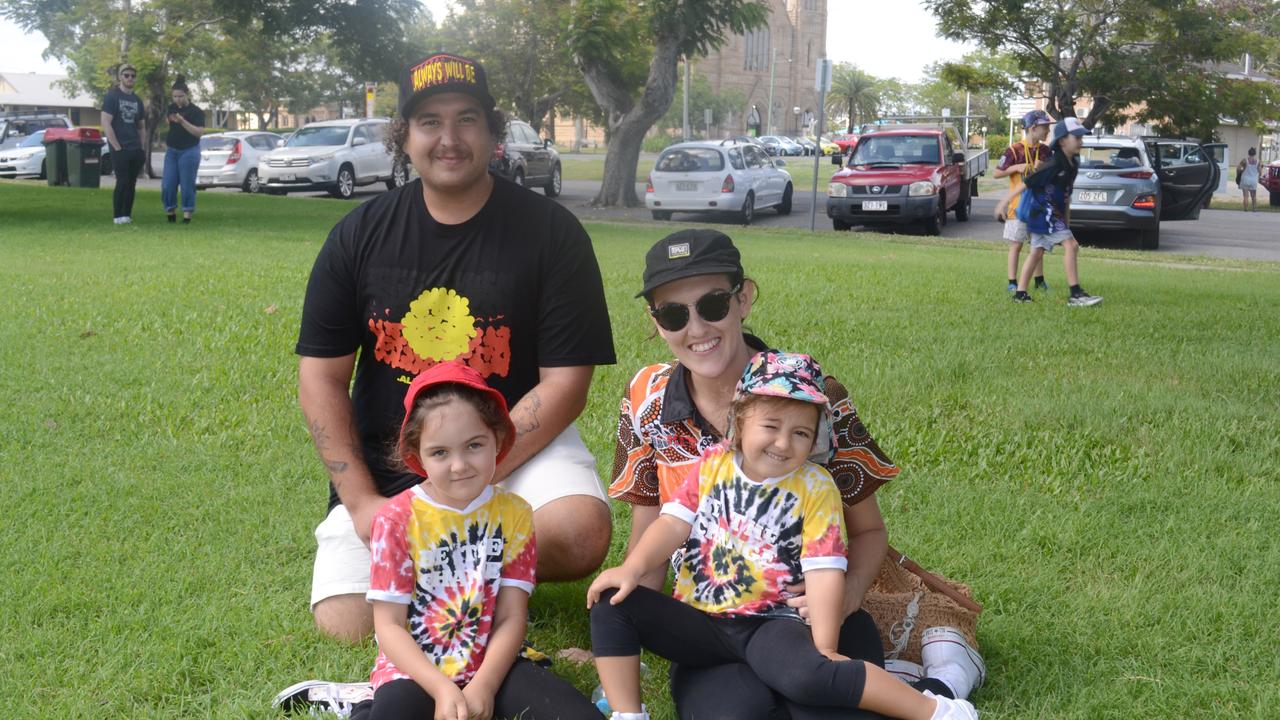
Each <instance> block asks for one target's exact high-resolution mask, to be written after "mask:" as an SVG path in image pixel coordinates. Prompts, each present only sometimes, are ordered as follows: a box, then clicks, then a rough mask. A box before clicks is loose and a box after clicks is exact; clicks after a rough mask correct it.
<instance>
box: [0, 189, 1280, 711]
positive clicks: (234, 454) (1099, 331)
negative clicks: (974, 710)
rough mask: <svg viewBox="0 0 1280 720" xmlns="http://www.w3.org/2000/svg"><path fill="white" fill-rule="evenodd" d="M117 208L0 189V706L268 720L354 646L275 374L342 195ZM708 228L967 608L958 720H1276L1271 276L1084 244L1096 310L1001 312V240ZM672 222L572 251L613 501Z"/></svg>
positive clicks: (552, 628)
mask: <svg viewBox="0 0 1280 720" xmlns="http://www.w3.org/2000/svg"><path fill="white" fill-rule="evenodd" d="M109 196H110V192H109V191H106V190H102V191H91V190H71V189H58V188H48V187H43V186H38V185H35V184H34V183H9V182H0V306H3V308H4V318H5V319H4V321H3V322H0V390H2V391H3V392H4V397H5V400H6V401H5V402H4V403H2V404H0V458H2V459H3V461H0V500H2V502H0V519H2V520H3V521H4V524H5V527H6V532H5V533H3V534H0V549H2V550H3V553H2V555H0V557H3V559H4V560H3V561H4V568H3V573H4V577H5V581H4V583H5V585H4V587H5V592H4V593H3V596H2V599H0V667H2V668H4V672H0V697H4V698H6V699H7V700H8V703H7V707H8V708H10V713H11V715H13V716H14V717H33V718H34V717H90V716H93V717H118V716H124V717H131V718H152V717H154V718H172V717H227V718H231V717H236V718H239V717H274V714H273V713H272V712H271V710H270V708H269V707H268V706H267V705H268V702H269V700H270V697H271V695H272V694H274V692H275V691H276V690H278V689H280V688H282V687H284V686H285V685H287V684H289V683H291V682H294V681H296V680H300V679H306V678H311V677H323V678H329V679H337V680H356V679H360V678H362V677H366V676H367V673H368V670H369V666H370V665H371V663H372V660H373V657H374V649H373V647H372V645H371V644H367V645H365V646H363V647H357V648H350V647H345V646H342V645H339V644H336V643H332V642H328V641H326V640H323V639H321V638H319V637H318V636H317V634H316V633H315V631H314V630H313V628H312V624H311V621H310V615H309V613H308V612H307V608H306V602H307V595H308V592H309V587H310V573H311V559H312V552H313V543H314V540H313V538H312V535H311V532H312V530H313V528H314V525H315V523H316V522H317V521H318V520H319V519H320V517H321V515H322V513H323V510H324V495H325V489H324V479H323V474H322V470H321V467H320V464H319V463H318V462H317V461H316V459H315V455H314V451H313V450H312V448H311V445H310V439H309V438H308V436H307V433H306V430H305V427H304V424H303V422H302V419H301V414H300V412H299V411H298V409H297V402H296V358H295V356H294V355H293V343H294V341H295V339H296V333H297V325H298V317H299V313H300V311H301V305H302V296H303V291H304V288H305V283H306V279H307V275H308V273H309V271H310V266H311V262H312V260H313V259H314V257H315V254H316V252H317V251H318V250H319V248H320V244H321V243H322V242H323V240H324V238H325V236H326V234H327V233H328V230H329V228H330V227H331V226H332V225H333V223H334V222H336V221H337V220H338V219H339V218H340V217H341V216H342V215H343V214H345V213H346V212H348V211H350V210H351V209H352V208H354V207H355V205H354V204H351V203H344V202H341V201H336V200H325V199H303V198H274V197H256V196H243V195H240V194H231V193H204V194H201V195H200V197H199V203H198V210H197V214H196V220H195V222H194V223H193V224H192V225H190V226H181V225H178V226H173V225H168V224H166V223H165V222H164V220H163V217H162V213H161V210H160V209H159V208H160V203H159V197H158V193H155V192H148V191H142V192H140V193H139V196H138V202H137V205H136V212H135V223H134V225H132V226H128V227H122V228H117V227H115V226H113V225H112V224H111V222H110V218H109V217H108V216H109V215H110V209H109V208H110V197H109ZM718 227H720V228H721V229H723V230H725V231H726V232H728V233H729V234H730V235H731V236H733V237H734V239H735V241H736V242H737V243H738V244H739V246H740V247H741V248H742V251H743V254H744V261H745V264H746V266H747V269H748V271H749V274H750V275H751V276H752V277H754V278H755V279H756V280H757V281H758V282H759V284H760V287H761V297H760V300H759V301H758V303H757V305H756V307H755V309H754V311H753V313H752V316H751V318H750V320H749V324H750V326H751V328H752V329H753V330H754V332H756V333H757V334H758V335H760V336H761V337H763V338H765V339H766V340H767V341H769V342H770V343H771V344H773V345H775V346H778V347H781V348H784V349H789V350H796V351H803V352H809V353H812V354H813V355H815V356H816V357H817V358H818V359H819V360H820V361H821V362H822V363H823V364H824V366H825V367H827V369H828V370H829V371H830V372H833V373H834V374H836V375H838V376H839V377H840V378H841V380H842V381H843V382H844V383H845V384H846V385H847V386H848V387H849V389H850V392H851V393H852V395H853V397H854V399H855V401H856V402H857V404H858V407H859V410H860V412H861V413H862V415H863V417H864V419H865V420H866V422H867V424H868V426H869V428H870V430H871V432H872V433H873V435H874V436H875V437H876V438H877V439H878V440H879V441H880V443H881V445H882V446H883V447H884V448H885V450H886V451H887V452H888V453H889V455H890V456H891V457H893V458H894V459H895V460H896V461H897V462H898V463H899V464H900V465H901V466H902V467H903V468H904V470H903V473H902V475H901V476H900V477H899V479H897V480H895V481H894V482H892V483H890V484H889V485H887V486H886V487H885V488H884V489H883V490H881V491H880V493H879V494H878V498H879V501H880V504H881V507H882V509H883V511H884V514H885V516H886V519H887V522H888V524H889V528H890V538H891V541H892V542H893V543H894V544H895V545H896V546H897V547H899V548H901V549H903V550H905V551H907V552H909V553H911V554H912V555H913V556H914V557H915V558H916V559H917V560H919V561H920V562H921V563H922V564H923V565H925V566H926V567H929V568H931V569H934V570H936V571H939V572H943V573H945V574H948V575H950V576H952V577H954V578H956V579H959V580H962V581H964V582H967V583H968V584H970V585H971V586H972V587H973V588H974V591H975V594H976V595H977V597H978V599H979V600H980V601H981V602H983V603H984V604H985V605H986V607H987V612H986V613H985V614H984V616H983V619H982V621H981V623H980V625H979V637H980V640H981V642H982V644H983V653H984V656H985V657H986V660H987V665H988V669H989V672H990V677H989V679H988V682H987V685H986V686H985V687H984V688H983V689H982V690H980V691H979V693H978V694H977V695H976V697H975V700H976V701H977V704H978V707H979V709H980V710H981V711H982V712H983V715H984V717H990V718H1024V717H1046V718H1049V717H1052V718H1060V717H1066V718H1098V717H1104V718H1105V717H1114V718H1129V717H1139V716H1148V717H1177V716H1187V717H1219V716H1229V717H1266V716H1267V714H1268V712H1270V708H1273V707H1276V706H1277V703H1278V702H1280V690H1278V689H1277V688H1280V666H1278V665H1277V663H1276V660H1275V637H1276V630H1275V625H1274V623H1275V618H1277V617H1280V602H1278V601H1277V600H1276V592H1275V589H1276V588H1277V587H1280V541H1277V539H1276V535H1277V533H1276V532H1275V521H1274V514H1275V508H1276V507H1280V482H1278V481H1280V477H1278V475H1280V472H1278V470H1277V468H1280V373H1278V372H1277V358H1280V319H1278V318H1277V314H1276V312H1275V308H1276V307H1280V282H1278V281H1280V273H1278V272H1277V267H1276V266H1275V265H1268V264H1262V263H1243V262H1234V261H1233V262H1218V261H1202V260H1189V261H1187V265H1188V266H1187V267H1179V266H1171V265H1170V264H1169V263H1168V262H1167V261H1168V259H1169V258H1168V257H1167V256H1161V257H1160V258H1159V260H1160V261H1161V262H1153V258H1150V257H1148V256H1144V255H1141V254H1138V253H1123V252H1108V251H1097V250H1092V249H1086V250H1085V251H1084V252H1083V254H1082V262H1081V275H1082V278H1083V283H1084V285H1085V287H1086V288H1087V289H1089V290H1090V292H1093V293H1095V294H1098V295H1103V296H1105V297H1106V301H1105V302H1104V303H1103V304H1102V305H1100V306H1098V307H1094V308H1068V307H1066V305H1065V298H1066V292H1065V291H1066V284H1065V280H1064V279H1063V277H1062V270H1061V260H1060V258H1059V256H1058V255H1057V254H1055V255H1053V256H1050V257H1049V258H1048V259H1047V260H1046V267H1047V270H1048V277H1049V282H1050V283H1051V284H1052V285H1053V288H1054V289H1053V292H1052V293H1050V294H1048V295H1037V296H1036V298H1037V301H1036V302H1035V303H1034V304H1032V305H1029V306H1017V305H1014V304H1013V303H1010V302H1009V301H1008V299H1007V297H1006V295H1005V293H1004V291H1003V288H1002V285H1003V279H1002V277H1001V276H1002V274H1003V267H1004V260H1003V252H1004V251H1003V248H1000V247H998V246H994V245H982V244H977V243H963V242H962V243H948V242H938V241H929V240H925V239H919V238H908V239H904V238H886V237H882V236H876V235H869V234H839V235H821V236H809V235H808V234H807V233H803V232H791V231H765V230H758V229H743V228H740V227H736V226H727V225H722V226H718ZM668 229H669V228H668V227H667V226H663V225H634V226H629V225H608V224H593V225H589V226H588V230H589V232H590V233H591V235H592V238H593V240H594V242H595V244H596V251H597V254H598V256H599V259H600V264H601V268H602V272H603V274H604V279H605V285H606V291H607V293H608V300H609V303H610V312H611V315H612V317H613V321H614V332H615V342H616V345H617V350H618V357H619V364H618V365H617V366H614V367H609V368H601V369H600V370H599V371H598V372H597V373H596V381H595V384H594V385H593V387H592V392H591V397H590V400H589V404H588V407H587V410H586V411H585V412H584V414H583V417H582V418H581V419H580V420H579V426H580V427H581V429H582V430H583V434H584V436H585V437H586V439H587V442H588V445H589V446H590V447H591V449H592V451H593V452H594V454H595V456H596V457H597V459H598V460H599V467H600V470H601V473H602V475H605V476H607V475H608V473H609V471H610V465H611V461H612V450H613V448H612V444H611V443H612V437H613V431H614V425H615V423H616V419H617V401H618V398H619V396H620V393H621V392H622V389H623V387H624V386H625V384H626V382H627V380H628V379H629V377H630V375H631V373H633V372H634V371H635V370H636V369H638V368H639V367H640V366H642V365H643V364H647V363H650V362H655V361H658V360H661V359H664V358H666V357H667V354H668V353H667V349H666V346H665V344H664V343H663V342H662V341H661V340H660V339H658V338H654V337H651V336H652V325H651V323H650V322H649V320H648V318H647V316H646V315H645V313H644V310H643V305H642V303H641V301H639V300H635V299H633V298H632V295H633V294H634V292H635V289H636V288H637V287H638V285H639V275H640V269H641V266H642V258H643V254H644V251H645V249H647V247H648V246H649V245H650V244H651V243H652V242H653V241H654V240H656V239H658V238H659V237H661V236H662V235H663V234H665V233H666V232H667V231H668ZM1179 262H1181V261H1179ZM626 517H627V511H626V510H625V509H624V508H621V507H616V508H615V518H616V519H617V521H618V529H617V531H616V532H615V542H614V552H613V557H612V560H616V559H618V558H620V556H621V550H622V548H623V545H624V543H625V533H624V532H623V528H624V527H625V523H626ZM584 589H585V583H572V584H561V585H545V586H542V587H539V589H538V591H537V592H536V593H535V596H534V599H533V603H532V631H531V636H532V640H533V642H534V644H535V645H536V646H537V647H539V648H541V649H543V650H546V651H548V652H553V651H555V650H558V649H561V648H567V647H589V643H590V639H589V637H588V632H587V625H586V616H585V610H584V599H583V591H584ZM647 664H648V665H650V667H651V669H650V671H649V673H648V676H647V681H646V693H647V697H648V699H649V700H650V701H651V703H652V706H653V708H654V710H655V711H656V717H664V718H666V717H672V709H671V705H670V702H669V701H668V700H667V699H666V697H665V685H666V683H665V677H666V676H665V665H663V664H662V663H660V662H657V661H656V660H653V659H650V661H647ZM556 669H557V670H558V671H560V672H562V673H564V674H565V675H566V676H567V677H570V678H571V679H573V680H574V681H575V682H576V683H577V684H578V685H579V686H580V687H581V688H582V689H583V690H584V691H586V692H589V691H590V689H591V688H592V687H593V686H594V685H595V682H596V681H595V675H594V671H593V670H592V669H591V668H590V667H589V666H584V667H575V666H573V665H572V664H571V663H569V662H568V661H565V660H560V661H558V662H557V664H556Z"/></svg>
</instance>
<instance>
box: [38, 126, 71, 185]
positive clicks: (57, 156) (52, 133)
mask: <svg viewBox="0 0 1280 720" xmlns="http://www.w3.org/2000/svg"><path fill="white" fill-rule="evenodd" d="M70 132H71V131H70V130H69V129H67V128H49V129H47V130H45V131H44V140H43V142H44V169H45V177H47V178H48V179H49V184H50V185H66V184H67V135H68V134H69V133H70Z"/></svg>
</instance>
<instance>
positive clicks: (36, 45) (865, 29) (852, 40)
mask: <svg viewBox="0 0 1280 720" xmlns="http://www.w3.org/2000/svg"><path fill="white" fill-rule="evenodd" d="M423 4H424V5H426V6H427V7H428V8H429V9H430V10H431V11H432V14H434V15H435V16H436V18H437V19H439V18H441V17H443V16H444V15H445V13H446V12H447V8H448V6H449V5H450V2H449V0H423ZM934 33H935V27H934V20H933V16H932V15H931V14H929V12H928V11H927V10H925V9H924V7H923V6H922V5H919V4H913V3H910V2H907V3H892V2H889V3H886V2H884V1H883V0H829V2H828V13H827V53H828V55H830V56H831V57H832V58H833V59H835V60H836V61H838V62H851V63H853V64H855V65H857V66H859V67H861V68H862V69H864V70H866V71H867V72H869V73H871V74H872V75H875V76H877V77H898V78H901V79H903V80H907V81H915V80H919V79H920V73H921V71H922V70H923V68H924V66H925V65H928V64H929V63H932V62H936V61H938V60H951V59H955V58H958V57H959V56H960V55H962V54H964V52H965V51H966V49H967V48H966V47H965V46H963V45H960V44H957V43H953V42H950V41H948V40H942V39H940V38H938V37H936V36H935V34H934ZM46 46H47V45H46V42H45V39H44V36H42V35H40V34H39V33H35V34H27V33H24V32H23V31H22V30H21V29H19V28H18V27H17V26H15V25H14V24H12V23H10V22H7V21H3V20H0V47H3V48H4V49H5V53H4V58H3V59H2V60H0V71H10V72H49V73H56V72H61V71H62V68H61V66H60V65H59V64H58V63H57V62H56V61H46V60H43V59H42V58H41V57H40V54H41V53H42V52H44V50H45V48H46Z"/></svg>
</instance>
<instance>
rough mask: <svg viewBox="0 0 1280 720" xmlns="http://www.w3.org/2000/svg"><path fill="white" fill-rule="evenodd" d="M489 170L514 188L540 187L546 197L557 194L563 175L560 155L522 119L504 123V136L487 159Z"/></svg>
mask: <svg viewBox="0 0 1280 720" xmlns="http://www.w3.org/2000/svg"><path fill="white" fill-rule="evenodd" d="M489 169H490V170H491V171H493V172H495V173H497V174H499V175H501V176H502V177H504V178H506V179H508V180H510V181H511V182H513V183H515V184H517V185H524V186H526V187H540V188H542V190H543V192H545V193H546V194H547V197H555V196H557V195H559V194H560V187H561V184H562V182H563V172H564V171H563V170H562V169H561V167H560V153H559V152H558V151H557V150H556V149H555V147H553V146H552V144H551V141H550V140H543V139H542V138H539V137H538V133H537V131H536V130H534V129H533V126H532V125H530V124H529V123H527V122H524V121H523V120H510V121H508V122H507V132H506V135H505V136H504V137H503V139H502V142H500V143H498V148H497V150H495V151H494V153H493V158H491V159H490V160H489Z"/></svg>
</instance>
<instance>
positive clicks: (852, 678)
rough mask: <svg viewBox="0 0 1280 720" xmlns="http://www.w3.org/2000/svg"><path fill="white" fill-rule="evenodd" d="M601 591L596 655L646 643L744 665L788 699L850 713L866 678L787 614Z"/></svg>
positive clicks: (631, 650)
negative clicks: (739, 613)
mask: <svg viewBox="0 0 1280 720" xmlns="http://www.w3.org/2000/svg"><path fill="white" fill-rule="evenodd" d="M613 595H614V591H612V590H610V591H608V592H605V593H603V594H602V596H601V598H600V602H598V603H596V604H595V605H594V606H593V607H592V608H591V645H592V649H593V651H594V652H595V655H596V657H627V656H631V655H639V654H640V648H641V646H643V647H645V648H647V649H648V650H651V651H652V652H654V653H657V654H658V655H661V656H662V657H665V658H667V659H668V660H671V661H673V662H678V663H681V664H682V665H690V666H715V665H724V664H725V663H745V664H746V665H747V666H748V667H749V668H750V669H751V670H752V671H754V672H755V674H756V675H757V676H758V677H759V678H760V680H761V681H763V682H764V684H765V685H767V686H768V687H770V688H772V689H773V690H774V691H775V692H777V693H778V694H779V695H781V696H782V697H784V698H786V699H787V700H789V701H792V702H797V703H800V702H803V703H804V704H805V705H807V706H820V707H822V708H824V709H827V710H834V709H836V708H842V709H843V710H844V712H843V714H844V715H847V714H848V711H849V710H851V709H856V708H857V707H858V701H859V700H861V698H862V687H863V684H864V683H865V682H866V679H867V675H866V672H867V671H866V667H865V666H864V665H863V663H862V662H861V661H859V660H854V661H846V662H834V661H832V660H830V659H828V658H827V657H826V656H825V655H823V654H822V653H820V652H818V649H817V648H816V647H814V646H813V634H812V632H811V631H810V630H809V626H808V625H805V624H804V623H802V622H799V621H798V620H792V619H787V618H741V619H738V618H734V619H729V618H718V617H712V616H711V615H708V614H706V613H704V612H702V611H701V610H698V609H697V608H694V607H691V606H689V605H686V604H684V603H682V602H680V601H679V600H676V599H675V598H673V597H670V596H668V595H664V594H662V593H660V592H658V591H656V590H651V589H649V588H646V587H638V588H636V589H635V590H633V591H632V592H631V594H630V595H628V596H627V598H626V599H625V600H623V601H622V602H620V603H618V604H617V605H611V604H610V603H609V600H610V599H611V598H612V597H613ZM720 694H722V695H723V688H722V689H721V693H720Z"/></svg>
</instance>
